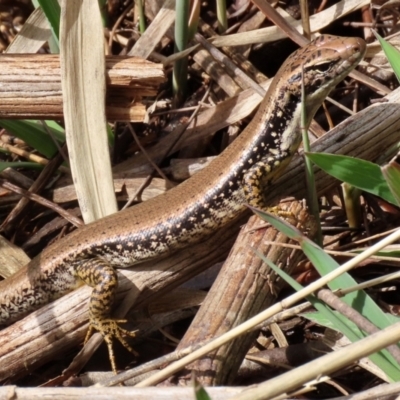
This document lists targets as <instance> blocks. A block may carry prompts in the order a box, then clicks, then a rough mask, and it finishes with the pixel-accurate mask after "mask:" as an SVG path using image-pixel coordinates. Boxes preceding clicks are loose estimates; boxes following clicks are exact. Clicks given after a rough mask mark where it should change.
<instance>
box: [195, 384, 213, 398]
mask: <svg viewBox="0 0 400 400" xmlns="http://www.w3.org/2000/svg"><path fill="white" fill-rule="evenodd" d="M193 384H194V393H195V396H196V400H211V397H210V396H209V395H208V393H207V392H206V390H205V389H204V387H203V386H202V385H201V383H200V382H199V381H198V380H197V379H194V381H193Z"/></svg>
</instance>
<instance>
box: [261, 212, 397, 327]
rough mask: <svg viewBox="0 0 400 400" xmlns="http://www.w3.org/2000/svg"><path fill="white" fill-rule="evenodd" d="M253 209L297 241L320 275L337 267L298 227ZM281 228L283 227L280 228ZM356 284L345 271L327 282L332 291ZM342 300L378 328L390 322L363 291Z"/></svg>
mask: <svg viewBox="0 0 400 400" xmlns="http://www.w3.org/2000/svg"><path fill="white" fill-rule="evenodd" d="M253 211H254V212H255V213H256V214H257V215H258V216H260V218H262V219H263V220H265V221H267V222H269V223H270V224H271V225H272V226H274V227H275V228H276V229H279V230H280V231H281V232H283V233H284V234H285V235H286V236H288V237H289V238H291V239H294V240H296V241H298V242H299V244H300V246H301V248H302V250H303V251H304V254H305V255H306V256H307V258H308V259H309V260H310V261H311V262H312V264H313V265H314V267H315V268H316V269H317V271H318V272H319V274H320V275H326V274H328V273H329V272H331V271H333V270H335V269H336V268H338V267H339V264H338V263H337V262H336V261H335V260H334V259H333V258H332V257H331V256H330V255H329V254H327V253H325V252H324V250H323V249H321V248H320V247H319V246H318V245H316V244H315V243H314V242H313V241H312V240H310V239H309V238H307V237H306V236H305V235H303V234H302V233H301V232H300V231H299V230H298V229H296V228H294V227H292V226H291V225H290V224H289V223H287V222H285V221H280V218H278V217H277V216H275V215H273V214H269V213H265V212H262V211H260V210H255V209H253ZM282 228H283V229H282ZM354 285H356V281H355V280H354V279H353V278H352V277H351V276H350V275H349V274H347V273H345V274H342V275H341V276H339V277H337V278H336V279H334V280H332V281H331V282H330V283H329V288H330V289H331V290H332V291H334V290H337V289H345V288H348V287H352V286H354ZM342 300H343V301H345V302H346V303H347V304H348V305H349V306H351V307H354V308H355V309H356V310H357V311H358V312H360V313H361V314H362V315H364V317H366V318H368V319H369V320H370V321H371V322H372V323H373V324H374V325H376V326H377V327H378V328H380V329H383V328H386V327H387V326H389V325H390V324H391V322H390V320H389V319H388V318H387V316H386V314H385V313H384V312H382V310H381V309H380V307H378V305H377V304H376V303H375V302H374V301H373V300H372V298H371V297H369V296H368V295H367V294H366V293H365V292H364V291H361V290H359V291H357V292H353V293H348V294H346V295H345V296H344V297H342Z"/></svg>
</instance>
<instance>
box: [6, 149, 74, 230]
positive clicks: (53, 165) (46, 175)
mask: <svg viewBox="0 0 400 400" xmlns="http://www.w3.org/2000/svg"><path fill="white" fill-rule="evenodd" d="M62 162H63V159H62V157H61V156H60V154H57V155H56V156H55V157H54V158H53V159H52V160H50V161H49V163H48V164H47V165H46V166H45V167H44V168H43V170H42V171H41V172H40V174H39V177H38V178H37V179H36V181H35V182H34V183H33V184H32V186H31V187H30V188H29V193H34V192H39V191H40V190H42V189H43V188H44V187H45V185H46V184H47V182H48V180H49V179H50V178H51V177H52V176H53V174H54V172H55V171H56V170H57V168H58V167H59V166H60V165H61V163H62ZM10 190H12V189H10ZM32 198H33V197H32ZM28 204H29V198H28V197H27V196H25V197H24V198H22V199H21V200H20V201H19V202H18V203H17V205H16V206H15V207H14V208H13V209H12V211H11V212H10V213H9V214H8V216H7V218H6V219H5V220H4V221H3V223H2V224H1V226H0V230H8V229H9V227H10V224H11V225H15V224H16V223H17V222H18V221H19V220H20V218H22V212H23V211H24V210H25V208H26V207H27V206H28ZM48 204H52V203H48ZM54 206H55V207H58V206H56V205H54ZM54 209H56V208H54ZM63 212H65V211H63ZM78 226H79V225H78Z"/></svg>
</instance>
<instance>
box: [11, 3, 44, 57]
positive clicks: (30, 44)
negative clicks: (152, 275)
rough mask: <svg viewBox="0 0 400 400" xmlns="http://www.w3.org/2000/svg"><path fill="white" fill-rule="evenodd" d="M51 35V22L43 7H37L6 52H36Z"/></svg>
mask: <svg viewBox="0 0 400 400" xmlns="http://www.w3.org/2000/svg"><path fill="white" fill-rule="evenodd" d="M50 37H51V30H50V27H49V23H48V22H47V19H46V17H45V15H44V14H43V11H42V9H41V8H37V9H36V10H35V11H34V12H33V13H32V14H31V15H30V16H29V18H28V19H27V20H26V22H25V24H24V26H23V27H22V29H21V31H20V32H19V34H18V35H17V36H16V37H15V40H14V41H13V42H12V43H11V44H10V45H9V46H8V48H7V51H6V53H20V54H22V53H36V52H37V51H38V50H39V49H40V48H41V47H42V46H43V44H44V43H46V42H47V41H48V40H49V39H50Z"/></svg>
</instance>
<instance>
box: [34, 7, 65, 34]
mask: <svg viewBox="0 0 400 400" xmlns="http://www.w3.org/2000/svg"><path fill="white" fill-rule="evenodd" d="M37 3H39V5H40V7H41V8H42V10H43V12H44V14H45V15H46V18H47V20H48V21H49V24H50V26H51V29H52V31H53V35H54V37H55V38H56V39H57V40H58V39H59V34H60V16H61V8H60V5H59V4H58V1H57V0H37Z"/></svg>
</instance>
